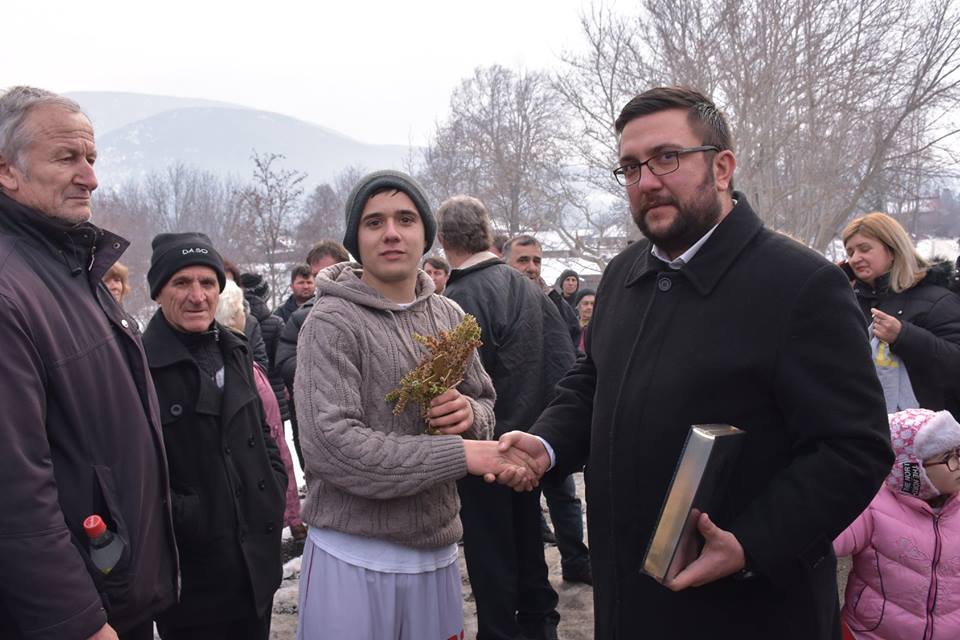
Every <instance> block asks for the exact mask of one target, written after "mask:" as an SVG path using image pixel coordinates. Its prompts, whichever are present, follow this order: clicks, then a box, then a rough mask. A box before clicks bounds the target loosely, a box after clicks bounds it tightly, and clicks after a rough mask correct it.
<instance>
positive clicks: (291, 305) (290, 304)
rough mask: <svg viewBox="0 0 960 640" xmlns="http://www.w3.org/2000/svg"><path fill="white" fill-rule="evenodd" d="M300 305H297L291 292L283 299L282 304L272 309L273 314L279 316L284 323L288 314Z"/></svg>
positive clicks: (288, 316) (288, 317)
mask: <svg viewBox="0 0 960 640" xmlns="http://www.w3.org/2000/svg"><path fill="white" fill-rule="evenodd" d="M299 308H300V306H299V305H297V301H296V300H295V299H294V297H293V294H292V293H291V294H290V295H289V296H288V297H287V299H286V300H284V301H283V304H282V305H280V306H279V307H277V308H276V309H274V310H273V313H274V315H276V316H279V318H280V319H281V320H283V321H284V323H286V322H288V321H289V320H290V316H292V315H293V312H294V311H296V310H297V309H299Z"/></svg>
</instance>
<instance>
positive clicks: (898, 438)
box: [886, 409, 960, 500]
mask: <svg viewBox="0 0 960 640" xmlns="http://www.w3.org/2000/svg"><path fill="white" fill-rule="evenodd" d="M889 418H890V442H891V444H892V445H893V450H894V453H896V455H897V457H896V460H895V461H894V463H893V469H892V470H891V471H890V474H889V475H888V476H887V479H886V483H887V486H888V487H890V489H891V490H892V491H893V492H894V493H906V494H907V495H911V496H914V497H917V498H920V499H921V500H929V499H930V498H935V497H936V496H938V495H940V492H939V491H938V490H937V488H936V487H934V486H933V483H932V482H930V478H929V477H928V476H927V472H926V470H925V469H924V468H923V461H924V460H927V459H929V458H933V457H935V456H938V455H941V454H943V453H946V452H947V451H950V450H952V449H956V448H958V447H960V424H957V421H956V420H954V418H953V416H952V415H951V414H950V412H949V411H930V410H928V409H907V410H905V411H898V412H897V413H892V414H890V416H889Z"/></svg>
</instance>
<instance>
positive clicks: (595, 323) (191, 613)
mask: <svg viewBox="0 0 960 640" xmlns="http://www.w3.org/2000/svg"><path fill="white" fill-rule="evenodd" d="M615 129H616V132H617V135H618V140H619V147H618V149H619V162H618V166H617V167H616V168H615V169H614V170H613V177H614V178H615V179H616V180H618V181H619V183H620V184H621V185H622V186H623V187H624V188H625V194H626V199H627V202H628V204H629V209H630V213H631V215H632V217H633V220H634V222H635V223H636V225H637V227H638V228H639V230H640V231H641V232H642V233H643V236H644V238H645V239H644V240H642V241H640V242H636V243H634V244H632V245H630V246H629V247H628V248H627V249H625V250H624V251H623V252H622V253H620V254H619V255H618V256H616V257H615V258H614V259H613V260H612V261H611V262H610V264H609V265H608V267H607V268H606V270H605V272H604V274H603V276H602V279H601V280H600V282H599V285H598V286H597V287H596V288H591V287H589V286H588V285H587V283H586V282H584V280H583V279H582V278H581V277H580V276H579V275H578V274H577V273H576V272H575V271H572V270H564V271H563V272H562V273H560V275H559V277H558V278H557V279H556V281H555V282H553V283H548V282H545V281H544V279H543V277H542V266H543V247H542V245H541V243H540V241H538V239H537V238H536V237H535V236H533V235H529V234H522V235H517V236H515V237H505V236H502V235H495V233H494V230H493V225H492V221H491V216H490V212H489V211H488V209H487V207H486V206H485V204H484V203H483V202H482V201H480V200H478V199H477V198H475V197H472V196H470V195H451V196H449V197H446V199H444V200H443V201H442V202H441V203H440V205H439V206H438V207H437V208H436V210H434V208H433V207H432V206H431V201H432V196H437V195H440V194H428V193H427V192H426V191H425V190H424V188H423V187H422V186H421V185H420V184H419V183H418V182H417V181H416V180H415V179H414V178H413V177H411V176H409V175H406V174H404V173H401V172H398V171H388V170H386V171H376V172H373V173H370V174H368V175H366V176H364V177H362V178H361V179H360V180H359V181H358V182H357V184H356V185H355V186H354V188H353V190H352V191H351V193H350V194H349V196H348V198H347V201H346V206H345V221H346V231H345V233H344V236H343V238H342V243H341V242H337V241H334V240H323V241H320V242H318V243H317V244H315V245H314V246H313V247H312V249H311V250H310V252H309V254H308V255H307V256H306V257H305V259H304V262H303V263H302V264H296V265H293V267H292V268H291V270H290V285H289V289H290V294H289V297H287V298H286V300H284V301H283V302H282V303H281V304H280V305H279V306H278V307H277V308H276V309H274V310H271V309H270V308H269V306H268V305H267V302H266V300H267V299H268V297H269V294H270V291H269V288H268V286H267V284H266V282H265V279H264V277H263V276H262V274H257V273H254V272H244V271H243V270H241V269H239V268H238V267H237V266H236V265H235V264H233V263H232V262H230V261H229V260H228V259H225V257H224V256H222V255H221V254H220V252H219V251H218V248H217V247H216V246H214V245H213V244H212V243H211V241H210V238H209V237H207V236H206V235H204V234H203V233H198V232H193V231H181V232H177V233H163V234H159V235H157V236H156V237H155V238H153V239H152V255H151V259H150V266H149V270H148V273H147V274H146V285H147V286H148V288H149V292H150V297H151V299H152V300H154V301H155V302H156V303H157V308H156V311H155V312H154V314H153V316H152V317H151V319H150V320H149V322H148V323H147V324H146V326H145V327H141V326H140V324H139V323H138V322H137V321H136V320H135V319H134V318H133V317H132V316H130V315H129V314H127V313H126V312H125V311H124V310H123V302H124V299H125V297H126V296H127V295H128V294H129V293H130V291H131V289H132V287H134V286H137V285H136V283H132V282H131V277H130V272H129V270H128V269H127V267H125V266H124V265H123V264H121V263H120V262H119V258H120V257H121V255H122V253H123V251H124V250H125V249H126V247H127V246H128V241H127V240H125V239H123V238H120V237H119V236H117V235H115V234H112V233H111V232H109V231H107V230H104V229H101V228H99V227H97V226H95V225H94V224H93V223H92V222H90V218H91V214H92V211H91V194H92V192H93V191H94V190H95V189H96V188H97V186H98V184H97V179H96V175H95V172H94V163H95V160H96V157H97V151H96V145H95V141H94V132H93V128H92V126H91V124H90V121H89V120H88V118H87V117H86V116H85V115H84V113H83V112H82V110H81V108H80V106H79V105H77V104H76V103H75V102H73V101H72V100H69V99H67V98H65V97H63V96H60V95H57V94H54V93H51V92H48V91H44V90H40V89H34V88H30V87H15V88H13V89H10V90H8V91H6V92H5V93H3V94H2V95H0V344H3V347H2V348H3V354H4V358H2V359H0V397H2V398H3V400H4V412H3V415H2V417H0V436H2V437H3V439H4V440H5V442H6V443H7V447H6V448H5V451H4V453H2V454H0V461H2V464H0V481H3V484H4V486H5V487H6V490H5V491H4V494H3V498H2V501H0V506H2V508H3V510H4V512H5V513H6V514H8V515H7V517H5V518H4V519H3V520H2V521H0V567H3V569H4V571H3V575H4V576H5V577H6V578H7V579H6V580H5V581H4V583H3V585H2V586H0V637H3V638H12V639H18V638H23V639H27V638H30V639H46V638H51V639H53V638H78V639H87V638H91V639H94V640H109V639H113V638H122V639H125V640H126V639H129V640H147V639H149V638H153V632H154V626H155V627H156V630H157V632H158V633H159V635H160V637H161V638H163V640H191V639H200V638H204V639H208V638H238V639H244V638H249V639H251V640H265V639H266V638H268V637H269V635H270V623H271V612H272V601H273V596H274V593H275V591H276V590H277V588H278V586H279V584H280V581H281V534H282V531H283V529H284V527H289V530H290V533H291V535H292V536H293V538H294V539H296V540H302V541H303V544H304V552H303V557H302V562H301V573H300V587H299V609H298V611H299V624H298V628H297V638H298V639H302V640H313V639H320V638H337V639H340V638H370V639H397V640H407V639H411V640H412V639H424V638H436V639H438V640H446V639H448V638H452V639H456V638H461V639H462V638H463V635H464V634H463V629H464V619H463V604H462V601H463V595H462V591H461V576H460V570H459V564H458V562H457V559H458V555H459V551H458V542H462V544H463V553H464V556H465V559H466V566H467V573H468V576H469V579H470V584H471V587H472V591H473V594H474V597H475V599H476V605H477V627H478V635H477V638H479V639H480V640H490V639H497V640H499V639H504V640H506V639H530V640H539V639H544V640H549V639H551V638H557V637H558V625H559V621H560V617H561V615H562V612H561V611H558V596H557V593H556V591H555V590H554V588H553V587H552V586H551V583H550V581H549V575H548V574H549V572H548V568H547V564H546V561H545V558H544V541H545V540H546V539H552V540H555V542H556V544H557V546H558V550H559V552H560V555H561V570H562V576H561V577H562V579H563V580H565V581H568V582H571V583H581V584H586V585H590V586H592V587H593V589H594V591H593V595H594V605H595V634H596V637H597V638H635V637H650V638H668V637H669V638H681V639H683V638H691V639H692V638H699V637H703V634H704V633H705V632H708V633H709V634H710V635H711V636H712V637H723V638H727V637H742V638H768V637H777V638H796V639H798V640H801V639H802V640H810V639H824V640H828V639H829V640H833V639H839V638H840V637H841V634H846V635H847V636H848V637H853V638H870V639H873V638H893V637H903V638H912V637H916V638H925V639H936V638H952V637H957V636H960V601H958V600H957V599H956V598H955V597H954V593H955V591H956V588H957V587H958V586H960V562H958V561H957V560H958V558H960V556H958V555H957V554H958V553H960V551H958V550H957V543H956V540H957V534H958V533H960V519H957V515H956V514H957V511H958V509H960V508H958V507H957V504H958V502H957V498H956V493H957V491H958V489H960V424H958V422H957V417H958V416H960V385H958V382H957V381H958V380H960V375H958V374H960V371H958V370H960V297H958V295H957V294H956V293H954V292H953V291H951V290H950V289H949V288H947V287H946V286H944V285H945V284H946V283H945V282H943V281H942V280H941V279H940V273H939V271H938V270H936V269H932V268H930V265H928V264H927V263H926V262H925V261H924V260H923V258H922V257H921V256H920V255H919V254H918V253H917V251H916V249H915V248H914V245H913V243H912V241H911V239H910V237H909V235H908V234H907V233H906V231H905V230H904V229H903V227H902V226H900V224H899V223H898V222H897V221H896V220H895V219H894V218H892V217H891V216H888V215H886V214H884V213H879V212H875V213H870V214H867V215H864V216H861V217H858V218H856V219H854V220H853V221H851V222H850V223H849V224H848V225H847V226H846V228H845V229H843V231H842V234H841V238H842V242H843V245H844V248H845V250H846V256H847V257H846V259H845V260H844V261H842V263H841V264H840V265H839V266H838V265H837V264H833V263H831V262H829V261H828V260H826V259H825V258H824V257H823V256H821V255H819V254H817V253H815V252H814V251H812V250H810V249H808V248H806V247H804V246H802V245H801V244H799V243H797V242H795V241H793V240H792V239H790V238H787V237H786V236H784V235H782V234H779V233H777V232H775V231H772V230H769V229H767V228H766V227H765V226H764V224H763V223H762V222H761V220H760V217H759V215H758V214H757V213H756V212H755V211H754V210H753V208H752V207H751V204H750V202H748V200H747V197H746V195H745V194H744V193H742V192H739V191H735V190H734V187H733V182H734V173H735V171H736V166H737V159H736V155H735V153H734V150H733V143H732V138H731V134H730V130H729V126H728V124H727V121H726V118H725V117H724V115H723V113H722V112H721V111H720V110H719V109H718V108H717V107H716V105H715V104H714V103H713V102H712V100H711V99H710V98H709V97H708V96H706V95H703V94H702V93H699V92H697V91H695V90H693V89H689V88H685V87H658V88H655V89H651V90H648V91H645V92H644V93H641V94H639V95H638V96H636V97H635V98H634V99H632V100H631V101H630V102H629V103H628V104H627V105H626V106H625V107H624V108H623V110H622V112H621V114H620V116H619V118H618V119H617V121H616V123H615ZM444 195H448V194H444ZM434 247H436V249H434ZM465 314H469V315H470V316H472V317H473V318H475V320H476V322H477V324H478V325H479V328H480V335H481V344H480V346H479V347H478V348H477V349H476V350H475V351H474V352H472V353H469V355H468V357H467V360H466V362H465V363H464V373H463V375H462V378H461V379H460V380H459V381H457V382H456V383H454V384H452V385H449V386H448V385H446V384H444V385H442V386H441V387H440V388H433V387H431V389H432V393H431V397H432V399H431V400H429V401H427V402H425V404H424V406H422V407H421V406H417V403H410V404H409V405H408V406H406V407H405V408H403V407H400V409H398V410H395V409H394V407H393V405H392V404H390V403H388V402H387V401H386V397H387V396H388V394H390V393H391V391H392V390H393V389H394V388H396V387H397V386H398V385H399V384H400V381H401V379H402V378H404V377H405V376H406V374H407V373H408V372H410V371H412V370H414V369H416V368H417V367H418V365H419V364H420V362H421V360H422V358H423V357H424V355H425V350H424V348H423V345H422V344H421V342H420V341H419V340H420V338H418V337H417V336H428V337H437V336H440V335H443V332H452V331H453V330H454V329H455V328H456V327H457V326H458V325H459V324H460V323H461V321H463V319H464V317H465ZM422 382H423V384H424V385H427V386H430V385H429V384H428V383H429V382H430V381H429V380H427V381H422ZM434 386H436V385H434ZM288 421H289V424H290V427H291V430H292V434H291V435H292V441H293V443H294V445H295V446H294V451H293V452H291V451H290V450H289V449H288V447H287V444H286V436H285V433H284V428H285V424H286V423H287V422H288ZM715 423H722V424H730V425H735V426H737V427H738V428H739V429H741V430H742V431H744V433H745V434H746V435H745V438H744V445H743V449H742V452H741V454H740V458H739V460H738V461H737V464H736V465H735V467H734V468H733V469H732V470H731V473H730V476H729V480H728V481H727V482H726V484H725V485H724V486H723V487H721V488H720V490H719V498H718V500H717V501H716V506H715V508H713V510H712V511H711V512H709V513H700V514H696V515H695V516H694V517H695V526H696V528H697V531H698V532H699V535H700V541H701V548H700V551H699V555H698V556H697V557H696V559H694V560H693V561H692V562H691V563H690V564H689V565H687V566H686V567H684V568H683V569H682V570H681V571H680V572H679V573H678V574H677V575H676V576H675V577H673V578H671V579H668V580H665V581H664V582H659V581H657V580H654V579H653V578H651V577H650V576H647V575H645V574H643V572H642V571H641V567H642V560H643V555H644V552H645V551H646V547H647V543H648V541H649V540H650V538H651V535H652V532H653V531H654V528H655V527H656V524H657V519H658V517H659V516H660V513H661V507H662V504H663V500H664V496H665V495H666V493H667V490H668V488H669V485H670V483H671V480H672V478H673V472H674V468H675V465H676V463H677V460H678V458H679V457H680V455H681V452H682V450H683V447H684V442H685V439H686V436H687V433H688V431H689V428H690V426H691V425H697V424H715ZM295 458H296V460H297V461H298V462H299V465H300V467H301V468H302V469H303V471H304V474H305V479H306V493H305V496H304V497H301V495H299V491H298V487H297V484H296V480H295V473H294V467H295V465H294V459H295ZM580 472H584V474H585V485H586V494H587V515H588V529H589V540H590V542H591V548H590V549H588V548H587V545H586V544H585V542H584V530H583V505H582V504H581V501H580V499H579V498H578V497H577V492H576V489H575V483H574V474H576V473H580ZM541 493H542V497H543V499H544V500H545V502H546V505H547V509H548V512H549V515H550V520H551V521H552V524H553V529H552V530H551V528H550V526H549V525H548V524H547V523H546V521H545V518H544V515H543V512H542V510H541V507H540V505H541ZM93 516H97V518H93ZM101 521H102V523H103V524H104V525H105V527H106V532H105V533H104V532H103V530H102V528H98V527H97V523H98V522H101ZM108 544H109V545H111V546H110V549H112V550H113V551H115V553H113V554H107V555H105V554H104V553H102V549H103V548H105V545H108ZM838 555H852V556H853V569H852V572H851V574H850V578H849V580H848V583H847V590H846V594H845V597H844V599H843V600H842V601H841V599H840V598H839V597H838V594H837V587H836V557H837V556H838ZM105 558H108V559H107V560H105ZM841 604H842V607H841Z"/></svg>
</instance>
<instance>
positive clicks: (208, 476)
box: [143, 233, 287, 640]
mask: <svg viewBox="0 0 960 640" xmlns="http://www.w3.org/2000/svg"><path fill="white" fill-rule="evenodd" d="M147 280H148V282H149V284H150V296H151V297H152V298H153V299H154V300H156V301H157V302H158V303H159V304H160V309H158V310H157V312H156V314H154V316H153V319H151V320H150V324H149V325H147V329H146V331H144V334H143V344H144V347H145V348H146V351H147V357H148V358H149V360H150V373H151V374H152V375H153V381H154V383H155V385H156V388H157V395H158V397H159V400H160V415H161V419H162V420H163V437H164V441H165V442H166V446H167V451H168V453H169V458H170V487H171V493H172V496H173V516H174V526H175V527H176V533H177V542H178V545H179V547H180V558H181V567H182V570H183V591H182V594H181V598H180V603H179V604H178V605H176V606H175V607H173V608H171V609H170V610H169V611H167V612H166V613H164V614H163V615H162V616H160V617H159V618H158V620H157V626H158V629H159V631H160V636H161V637H162V638H163V639H164V640H184V639H189V640H192V639H194V638H197V639H200V638H231V639H234V638H236V639H240V640H243V639H249V640H266V639H267V638H268V637H269V635H270V615H271V611H272V603H273V594H274V592H275V591H276V590H277V587H278V586H279V585H280V578H281V563H280V534H281V531H282V529H283V509H284V488H285V487H286V486H287V476H286V472H285V471H284V466H283V462H282V461H281V459H280V455H279V452H278V450H277V447H276V444H275V443H274V442H273V440H272V438H271V437H270V428H269V426H268V425H267V424H266V422H265V420H264V416H263V407H262V406H261V404H260V397H259V396H258V394H257V389H256V383H255V381H254V378H253V365H252V360H251V357H250V352H249V349H248V347H247V343H246V341H245V340H244V339H243V338H242V337H240V336H238V335H237V334H234V333H233V332H231V331H230V330H228V329H225V328H224V327H222V326H221V325H220V324H219V323H217V322H216V321H215V320H214V316H215V314H216V310H217V303H218V301H219V299H220V291H221V290H222V289H223V285H224V282H225V278H224V271H223V262H222V260H221V258H220V255H219V254H218V253H217V252H216V250H215V249H214V248H213V247H212V246H211V245H210V240H209V239H208V238H207V236H205V235H204V234H202V233H164V234H160V235H158V236H157V237H156V238H154V239H153V256H152V258H151V261H150V271H149V272H148V274H147Z"/></svg>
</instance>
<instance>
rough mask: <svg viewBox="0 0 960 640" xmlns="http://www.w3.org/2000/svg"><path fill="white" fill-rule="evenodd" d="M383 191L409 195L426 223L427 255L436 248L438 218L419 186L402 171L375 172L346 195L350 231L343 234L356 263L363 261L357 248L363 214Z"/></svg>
mask: <svg viewBox="0 0 960 640" xmlns="http://www.w3.org/2000/svg"><path fill="white" fill-rule="evenodd" d="M384 189H396V190H397V191H402V192H403V193H405V194H407V195H408V196H410V199H411V200H413V204H414V205H416V207H417V212H418V213H419V214H420V220H421V221H423V233H424V238H425V240H426V243H425V244H424V246H423V253H424V254H426V253H427V252H428V251H430V247H432V246H433V238H434V236H435V235H436V234H437V219H436V218H434V217H433V211H432V210H431V209H430V203H429V202H428V201H427V196H426V195H425V194H424V192H423V187H421V186H420V184H419V183H418V182H417V181H416V180H414V179H413V178H411V177H410V176H408V175H407V174H405V173H401V172H400V171H374V172H373V173H370V174H367V175H366V176H364V177H363V178H361V179H360V182H358V183H357V186H355V187H354V188H353V191H351V192H350V195H349V196H347V205H346V215H347V230H346V231H345V232H344V234H343V246H344V247H346V248H347V251H349V252H350V255H352V256H353V257H354V258H355V259H356V261H357V262H361V263H362V260H361V259H360V249H359V247H358V246H357V232H358V231H359V229H360V214H362V213H363V208H364V207H365V206H366V204H367V200H369V199H370V196H371V195H373V194H374V193H377V192H378V191H383V190H384Z"/></svg>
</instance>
